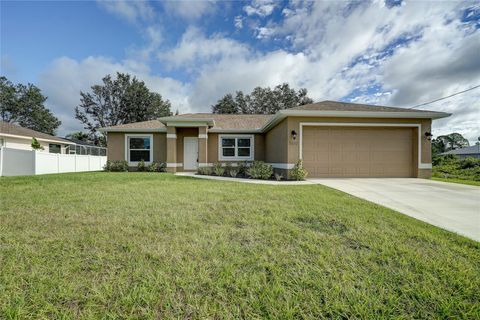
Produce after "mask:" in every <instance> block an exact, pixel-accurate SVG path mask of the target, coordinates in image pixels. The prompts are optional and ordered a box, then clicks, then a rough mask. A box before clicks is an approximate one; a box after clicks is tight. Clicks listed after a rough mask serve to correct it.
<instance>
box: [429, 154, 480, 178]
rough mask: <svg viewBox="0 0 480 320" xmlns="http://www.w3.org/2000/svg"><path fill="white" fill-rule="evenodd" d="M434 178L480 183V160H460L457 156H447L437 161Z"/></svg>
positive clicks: (433, 172)
mask: <svg viewBox="0 0 480 320" xmlns="http://www.w3.org/2000/svg"><path fill="white" fill-rule="evenodd" d="M432 163H434V166H433V170H432V176H434V177H439V178H452V179H461V180H473V181H480V159H475V158H466V159H462V160H460V159H459V158H458V157H457V156H455V155H446V156H443V157H440V158H439V159H435V162H433V161H432Z"/></svg>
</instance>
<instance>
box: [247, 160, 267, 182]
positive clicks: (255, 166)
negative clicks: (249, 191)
mask: <svg viewBox="0 0 480 320" xmlns="http://www.w3.org/2000/svg"><path fill="white" fill-rule="evenodd" d="M246 172H247V174H248V175H249V176H250V177H252V178H253V179H262V180H268V179H270V177H271V176H272V174H273V167H272V166H271V165H269V164H267V163H265V162H263V161H253V163H252V165H251V166H250V167H249V168H248V169H246Z"/></svg>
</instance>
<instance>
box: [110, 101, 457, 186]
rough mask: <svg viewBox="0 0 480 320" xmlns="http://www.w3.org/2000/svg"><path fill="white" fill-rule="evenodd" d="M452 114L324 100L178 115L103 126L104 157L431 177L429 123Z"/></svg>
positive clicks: (185, 166) (190, 165)
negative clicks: (259, 111)
mask: <svg viewBox="0 0 480 320" xmlns="http://www.w3.org/2000/svg"><path fill="white" fill-rule="evenodd" d="M448 116H450V114H448V113H443V112H434V111H423V110H422V111H421V110H413V109H404V108H392V107H383V106H373V105H363V104H353V103H343V102H335V101H323V102H319V103H313V104H309V105H304V106H300V107H297V108H293V109H287V110H281V111H279V112H277V113H276V114H274V115H229V114H205V113H197V114H182V115H177V116H172V117H164V118H160V119H158V120H152V121H145V122H138V123H130V124H125V125H119V126H113V127H108V128H103V129H101V130H102V131H104V132H106V133H107V142H108V159H109V160H126V161H128V163H129V165H130V166H136V165H137V164H138V161H140V160H142V159H143V160H144V161H145V162H146V163H150V162H152V161H157V162H165V163H166V164H167V170H168V171H170V172H178V171H195V170H196V169H197V168H198V167H199V166H211V165H212V164H213V163H215V162H223V163H226V162H231V163H233V164H236V163H239V162H244V161H247V162H250V161H253V160H261V161H265V162H267V163H270V164H271V165H272V166H273V167H274V169H275V170H276V171H281V172H282V174H284V175H285V174H288V171H289V170H290V169H292V168H293V166H294V165H295V163H296V162H297V161H298V160H299V159H302V160H303V164H304V167H305V169H306V170H307V171H308V173H309V177H430V175H431V168H432V164H431V145H430V139H431V124H432V120H434V119H439V118H444V117H448Z"/></svg>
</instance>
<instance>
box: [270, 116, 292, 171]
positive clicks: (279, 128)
mask: <svg viewBox="0 0 480 320" xmlns="http://www.w3.org/2000/svg"><path fill="white" fill-rule="evenodd" d="M289 144H290V137H289V131H288V121H287V119H284V120H282V121H281V122H280V123H279V124H277V125H276V126H275V127H273V128H272V129H271V130H270V131H268V132H266V133H265V161H266V162H269V163H287V162H288V146H289Z"/></svg>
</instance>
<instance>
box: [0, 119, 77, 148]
mask: <svg viewBox="0 0 480 320" xmlns="http://www.w3.org/2000/svg"><path fill="white" fill-rule="evenodd" d="M2 133H4V134H12V135H16V136H25V137H29V138H32V137H35V138H37V139H48V140H54V141H58V142H63V143H68V144H72V142H71V141H68V140H65V139H62V138H59V137H55V136H52V135H49V134H46V133H43V132H38V131H35V130H31V129H27V128H24V127H21V126H19V125H16V124H13V123H8V122H4V121H0V135H1V134H2Z"/></svg>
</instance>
